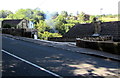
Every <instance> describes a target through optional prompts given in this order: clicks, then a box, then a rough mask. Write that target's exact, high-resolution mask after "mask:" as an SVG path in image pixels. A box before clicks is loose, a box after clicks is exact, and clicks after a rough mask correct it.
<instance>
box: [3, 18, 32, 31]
mask: <svg viewBox="0 0 120 78" xmlns="http://www.w3.org/2000/svg"><path fill="white" fill-rule="evenodd" d="M2 28H15V29H21V28H24V29H27V28H34V26H33V22H31V21H29V20H26V19H10V20H3V21H2Z"/></svg>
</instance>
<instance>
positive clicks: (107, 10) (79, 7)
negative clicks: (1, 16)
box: [0, 0, 119, 15]
mask: <svg viewBox="0 0 120 78" xmlns="http://www.w3.org/2000/svg"><path fill="white" fill-rule="evenodd" d="M118 2H119V0H1V1H0V10H11V11H13V12H15V11H17V10H18V9H21V8H23V9H26V8H31V9H35V8H40V9H41V10H42V11H44V12H47V11H48V12H56V11H57V12H61V11H67V12H68V13H73V14H76V13H77V11H78V12H79V13H80V12H85V13H86V14H91V15H96V14H118Z"/></svg>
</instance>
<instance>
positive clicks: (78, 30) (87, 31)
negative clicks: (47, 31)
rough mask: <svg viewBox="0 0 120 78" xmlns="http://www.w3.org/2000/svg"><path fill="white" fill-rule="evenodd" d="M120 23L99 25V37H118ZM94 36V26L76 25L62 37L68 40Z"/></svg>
mask: <svg viewBox="0 0 120 78" xmlns="http://www.w3.org/2000/svg"><path fill="white" fill-rule="evenodd" d="M118 28H119V30H120V21H113V22H103V23H102V24H101V32H100V35H111V36H116V35H119V37H120V32H119V31H118ZM93 34H94V25H93V24H92V23H90V24H77V25H75V26H73V27H72V28H71V29H70V30H69V31H68V32H67V33H65V34H64V35H63V37H69V38H77V37H86V36H92V35H93Z"/></svg>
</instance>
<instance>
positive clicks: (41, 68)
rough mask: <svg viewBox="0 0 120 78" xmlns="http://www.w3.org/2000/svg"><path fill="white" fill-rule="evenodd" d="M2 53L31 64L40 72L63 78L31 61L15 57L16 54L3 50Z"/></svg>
mask: <svg viewBox="0 0 120 78" xmlns="http://www.w3.org/2000/svg"><path fill="white" fill-rule="evenodd" d="M1 51H2V52H4V53H6V54H8V55H10V56H12V57H15V58H17V59H19V60H21V61H23V62H25V63H27V64H30V65H32V66H34V67H36V68H39V69H40V70H43V71H45V72H47V73H49V74H52V75H53V76H56V77H59V78H63V77H62V76H60V75H58V74H56V73H53V72H51V71H49V70H46V69H45V68H43V67H41V66H38V65H36V64H34V63H32V62H29V61H27V60H25V59H23V58H20V57H18V56H16V55H14V54H11V53H9V52H8V51H5V50H1Z"/></svg>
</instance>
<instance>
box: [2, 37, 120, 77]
mask: <svg viewBox="0 0 120 78" xmlns="http://www.w3.org/2000/svg"><path fill="white" fill-rule="evenodd" d="M2 39H3V43H2V46H3V47H2V49H3V50H2V59H3V63H2V65H3V68H2V75H3V78H4V77H16V76H17V77H25V78H26V77H29V78H30V77H32V78H34V77H39V78H42V77H43V78H45V77H52V78H54V77H55V78H56V77H59V78H62V77H65V78H69V77H71V78H73V77H81V76H85V78H86V77H91V76H94V77H99V78H100V77H102V76H113V77H112V78H114V77H115V78H116V77H118V75H119V74H120V71H119V70H120V68H119V66H120V65H119V63H120V62H118V61H113V60H108V59H105V58H100V57H95V56H89V55H85V54H80V53H75V52H72V51H67V50H63V49H59V48H54V47H49V46H45V45H42V44H41V45H39V44H35V43H29V42H25V41H20V40H15V39H12V38H8V37H3V38H2ZM44 76H45V77H44Z"/></svg>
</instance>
